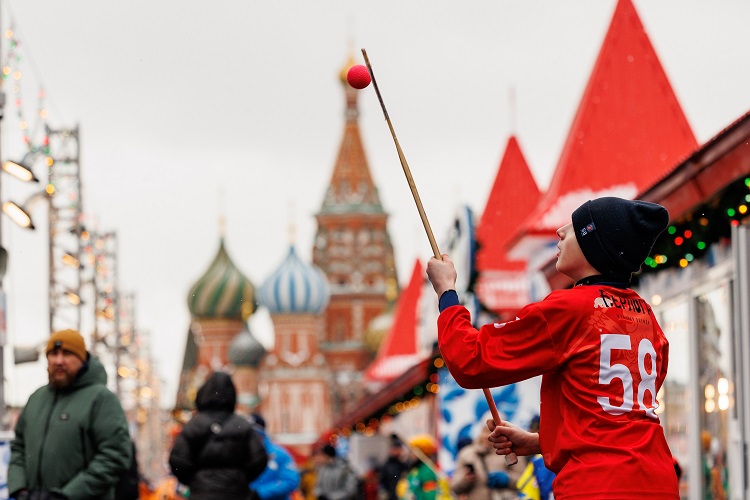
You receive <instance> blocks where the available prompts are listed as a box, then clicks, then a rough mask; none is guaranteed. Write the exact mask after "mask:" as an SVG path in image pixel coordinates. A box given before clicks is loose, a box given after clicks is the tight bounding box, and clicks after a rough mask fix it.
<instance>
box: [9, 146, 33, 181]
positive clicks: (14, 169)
mask: <svg viewBox="0 0 750 500" xmlns="http://www.w3.org/2000/svg"><path fill="white" fill-rule="evenodd" d="M36 154H37V153H33V152H31V151H29V152H28V153H26V154H25V155H24V156H23V158H22V159H21V160H20V161H13V160H6V161H5V162H3V170H4V171H6V172H8V173H9V174H10V175H12V176H13V177H15V178H16V179H20V180H22V181H25V182H39V179H37V178H36V176H35V175H34V172H33V171H32V170H31V165H32V161H33V160H34V158H35V156H36Z"/></svg>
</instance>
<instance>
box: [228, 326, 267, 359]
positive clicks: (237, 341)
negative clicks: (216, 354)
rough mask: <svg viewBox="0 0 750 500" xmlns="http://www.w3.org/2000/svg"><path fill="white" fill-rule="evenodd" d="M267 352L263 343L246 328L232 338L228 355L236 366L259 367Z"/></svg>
mask: <svg viewBox="0 0 750 500" xmlns="http://www.w3.org/2000/svg"><path fill="white" fill-rule="evenodd" d="M265 354H266V348H265V347H263V344H261V343H260V342H259V341H258V339H256V338H255V336H254V335H253V334H252V333H250V330H248V329H246V328H245V329H243V330H242V331H241V332H240V333H238V334H237V335H235V336H234V338H233V339H232V343H231V344H230V345H229V353H228V354H227V357H228V358H229V361H230V362H231V363H232V364H233V365H234V366H250V367H253V368H257V367H258V365H259V364H260V361H261V360H262V359H263V356H264V355H265Z"/></svg>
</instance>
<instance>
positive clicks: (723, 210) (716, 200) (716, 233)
mask: <svg viewBox="0 0 750 500" xmlns="http://www.w3.org/2000/svg"><path fill="white" fill-rule="evenodd" d="M749 209H750V177H741V178H739V179H737V180H735V181H734V182H732V183H731V184H729V186H727V187H726V188H725V189H724V190H723V191H722V192H720V193H719V194H717V195H716V196H714V197H713V198H712V199H710V200H708V201H707V202H705V203H703V204H702V205H700V206H699V207H698V208H697V209H696V210H694V211H693V212H692V213H691V214H690V215H689V216H687V217H685V218H684V219H681V220H678V221H676V222H674V223H673V224H671V225H670V226H669V227H668V228H667V230H666V231H664V233H662V235H661V236H660V237H659V239H657V240H656V243H655V244H654V248H653V249H652V250H651V255H650V256H649V257H647V258H646V260H645V261H644V265H643V270H642V273H643V274H646V273H649V272H656V271H660V270H662V269H666V268H669V267H676V266H678V267H682V268H685V267H687V266H689V265H690V263H691V262H694V261H695V260H696V259H700V258H701V257H703V256H704V255H705V254H706V252H708V250H709V248H710V247H711V245H712V244H714V243H716V242H718V241H720V240H721V239H723V238H729V237H730V236H731V232H732V226H738V225H739V224H740V223H741V222H742V220H743V219H744V218H745V217H747V215H748V210H749Z"/></svg>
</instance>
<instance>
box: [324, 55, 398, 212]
mask: <svg viewBox="0 0 750 500" xmlns="http://www.w3.org/2000/svg"><path fill="white" fill-rule="evenodd" d="M353 65H354V57H353V56H351V55H350V56H349V59H348V61H347V63H346V64H345V65H344V67H343V68H342V70H341V72H340V74H339V79H340V81H341V85H342V87H343V89H344V95H345V97H346V113H345V120H346V121H345V125H344V137H343V139H342V141H341V145H340V146H339V153H338V157H337V159H336V165H335V166H334V168H333V175H332V176H331V183H330V185H329V186H328V189H327V191H326V195H325V199H324V200H323V206H322V208H321V213H323V214H328V213H347V212H352V211H357V212H368V213H382V212H383V207H382V205H381V204H380V197H379V196H378V190H377V188H376V187H375V184H374V183H373V180H372V176H371V175H370V167H369V166H368V164H367V157H366V156H365V151H364V148H363V146H362V139H361V137H360V133H359V122H358V118H359V109H358V107H357V93H358V92H359V91H358V90H356V89H354V88H352V87H351V86H349V84H348V83H347V82H346V73H347V71H349V68H351V67H352V66H353Z"/></svg>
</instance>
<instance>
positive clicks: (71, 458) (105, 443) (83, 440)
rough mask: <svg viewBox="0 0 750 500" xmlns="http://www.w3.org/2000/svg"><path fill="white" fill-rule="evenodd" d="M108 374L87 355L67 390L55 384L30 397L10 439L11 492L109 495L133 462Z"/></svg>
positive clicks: (82, 499)
mask: <svg viewBox="0 0 750 500" xmlns="http://www.w3.org/2000/svg"><path fill="white" fill-rule="evenodd" d="M106 383H107V373H106V371H105V370H104V367H103V366H102V364H101V363H100V362H99V360H98V359H96V358H94V357H92V356H91V355H89V360H88V362H87V363H86V364H85V365H84V366H83V368H81V371H80V372H79V373H78V376H77V378H76V379H75V380H74V381H73V382H72V383H71V384H70V385H69V386H68V387H66V388H64V389H55V388H54V387H53V386H51V385H46V386H43V387H41V388H39V389H37V390H36V391H35V392H34V393H33V394H32V395H31V397H29V400H28V402H27V403H26V406H25V407H24V409H23V411H22V412H21V415H20V416H19V418H18V423H17V424H16V430H15V433H16V436H15V439H13V441H12V442H11V445H10V449H11V456H10V466H9V468H8V491H9V492H11V493H14V492H16V491H18V490H20V489H23V488H26V489H28V490H47V491H54V492H57V493H62V494H63V495H65V496H66V497H68V498H69V499H70V500H93V499H97V500H98V499H101V500H109V499H112V498H114V485H115V483H117V481H118V480H119V478H120V476H121V475H122V474H123V473H124V471H125V470H126V469H127V468H128V466H129V465H130V460H131V453H132V451H131V441H130V436H129V434H128V424H127V421H126V420H125V413H124V412H123V409H122V406H121V405H120V401H119V400H118V399H117V397H116V396H115V395H114V394H113V393H112V392H111V391H110V390H109V389H107V386H106Z"/></svg>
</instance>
